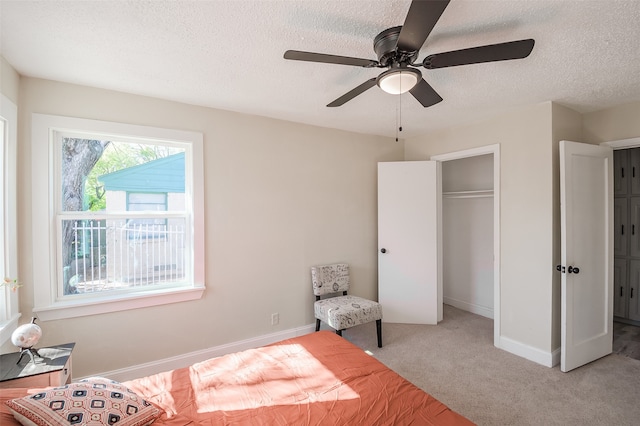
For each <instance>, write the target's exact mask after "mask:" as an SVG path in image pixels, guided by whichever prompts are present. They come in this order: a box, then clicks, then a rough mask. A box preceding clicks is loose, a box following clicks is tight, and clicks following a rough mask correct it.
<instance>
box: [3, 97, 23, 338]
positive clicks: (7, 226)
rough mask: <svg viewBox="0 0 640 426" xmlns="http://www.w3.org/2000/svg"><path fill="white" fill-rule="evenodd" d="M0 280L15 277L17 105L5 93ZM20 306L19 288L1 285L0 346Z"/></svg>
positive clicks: (15, 324) (16, 271) (16, 248)
mask: <svg viewBox="0 0 640 426" xmlns="http://www.w3.org/2000/svg"><path fill="white" fill-rule="evenodd" d="M0 121H2V124H3V125H2V126H1V127H2V131H3V135H2V143H1V144H0V165H1V166H2V169H1V170H2V171H1V172H0V241H2V242H3V243H2V244H0V279H4V278H5V277H8V278H11V279H18V280H20V277H18V237H17V228H18V223H17V210H16V193H17V184H16V182H17V180H16V179H17V163H16V161H17V149H18V137H17V128H18V107H17V106H16V105H15V104H14V103H13V102H11V101H10V100H9V99H8V98H7V97H5V96H4V95H0ZM19 318H20V306H19V299H18V291H12V290H11V289H10V288H9V286H3V287H1V288H0V345H2V344H3V343H5V342H6V341H8V340H9V338H10V337H11V333H13V331H14V330H15V329H16V327H17V326H18V319H19Z"/></svg>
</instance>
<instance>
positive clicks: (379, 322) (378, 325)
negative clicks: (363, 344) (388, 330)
mask: <svg viewBox="0 0 640 426" xmlns="http://www.w3.org/2000/svg"><path fill="white" fill-rule="evenodd" d="M376 332H377V333H378V347H379V348H381V347H382V320H381V319H379V320H376Z"/></svg>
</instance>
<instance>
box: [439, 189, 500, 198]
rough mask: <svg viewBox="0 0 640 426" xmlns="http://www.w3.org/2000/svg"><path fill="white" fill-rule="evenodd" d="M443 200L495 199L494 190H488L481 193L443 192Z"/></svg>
mask: <svg viewBox="0 0 640 426" xmlns="http://www.w3.org/2000/svg"><path fill="white" fill-rule="evenodd" d="M442 197H443V198H489V197H493V190H492V189H486V190H480V191H451V192H443V193H442Z"/></svg>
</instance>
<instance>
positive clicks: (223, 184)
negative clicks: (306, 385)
mask: <svg viewBox="0 0 640 426" xmlns="http://www.w3.org/2000/svg"><path fill="white" fill-rule="evenodd" d="M20 89H21V90H20V105H19V106H20V108H19V110H20V136H19V138H20V147H21V150H20V152H19V170H20V171H19V176H18V179H19V187H20V188H21V191H20V194H19V200H18V205H19V212H20V213H21V214H20V218H21V221H20V223H19V240H20V242H21V246H20V259H21V264H20V268H19V270H20V276H21V277H22V280H23V282H25V283H26V284H27V285H25V287H23V288H22V289H21V291H22V296H23V297H22V302H21V309H22V312H23V315H24V316H25V317H29V316H30V314H31V309H32V303H31V300H32V297H33V294H32V287H30V286H29V285H28V283H29V281H30V278H31V276H32V268H37V267H38V264H37V259H32V256H31V249H32V247H31V243H30V242H31V241H32V239H31V237H32V236H31V228H30V226H29V224H30V222H31V198H30V197H31V186H30V173H31V164H30V157H31V155H30V154H31V153H30V149H31V148H30V143H29V141H30V134H31V129H30V125H31V114H32V113H34V112H37V113H43V114H55V115H64V116H74V117H80V118H90V119H99V120H105V121H115V122H121V123H131V124H138V125H150V126H157V127H167V128H174V129H183V130H192V131H198V132H202V133H203V134H204V162H205V208H206V218H205V221H206V229H205V233H206V243H205V244H206V262H207V267H206V284H207V291H206V292H205V296H204V298H203V299H202V300H199V301H195V302H184V303H179V304H171V305H165V306H158V307H152V308H146V309H140V310H136V311H128V312H119V313H112V314H104V315H95V316H88V317H83V318H76V319H68V320H60V321H48V322H45V323H42V324H41V325H42V328H43V331H44V337H43V340H42V344H54V343H62V342H68V341H75V342H76V343H77V344H76V349H75V351H74V375H75V376H76V377H80V376H86V375H90V374H94V373H99V372H104V371H111V370H115V369H119V368H124V367H128V366H132V365H136V364H141V363H145V362H150V361H153V360H159V359H163V358H167V357H171V356H176V355H179V354H184V353H187V352H191V351H196V350H199V349H205V348H210V347H215V346H218V345H222V344H225V343H230V342H236V341H239V340H243V339H247V338H251V337H256V336H261V335H265V334H268V333H273V332H276V331H281V330H288V329H291V328H295V327H300V326H304V325H308V324H311V323H313V306H312V305H313V294H312V291H311V283H310V273H309V267H310V266H311V265H314V264H319V263H330V262H336V261H344V262H349V263H350V264H351V266H352V269H351V273H352V281H353V287H352V290H353V291H352V292H353V293H354V294H356V295H360V296H363V297H368V298H374V299H375V298H377V263H376V262H377V254H376V253H377V250H376V245H377V242H376V229H377V217H376V179H377V177H376V170H377V162H378V161H398V160H401V159H402V158H403V145H402V144H398V143H396V142H395V141H394V140H393V139H391V138H382V137H375V136H368V135H362V134H356V133H348V132H344V131H338V130H331V129H326V128H320V127H313V126H308V125H303V124H296V123H290V122H284V121H278V120H273V119H268V118H261V117H256V116H249V115H242V114H237V113H232V112H226V111H220V110H214V109H209V108H202V107H196V106H190V105H184V104H179V103H174V102H169V101H163V100H158V99H152V98H147V97H142V96H135V95H129V94H124V93H117V92H112V91H106V90H100V89H95V88H88V87H82V86H75V85H69V84H63V83H57V82H52V81H45V80H39V79H32V78H24V77H23V78H22V82H21V87H20ZM273 312H278V313H279V314H280V324H279V325H277V326H272V325H271V323H270V318H271V313H273ZM114 355H117V356H114Z"/></svg>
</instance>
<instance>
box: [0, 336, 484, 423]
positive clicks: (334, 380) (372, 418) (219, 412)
mask: <svg viewBox="0 0 640 426" xmlns="http://www.w3.org/2000/svg"><path fill="white" fill-rule="evenodd" d="M124 384H125V385H126V386H127V387H129V388H130V389H131V390H133V391H134V392H136V393H138V394H140V395H142V396H143V397H144V398H146V399H147V400H148V401H149V402H152V403H153V404H155V405H157V406H158V407H160V408H161V409H162V410H163V411H164V413H163V414H162V416H161V417H160V418H159V419H158V420H156V421H155V422H154V425H180V426H185V425H218V424H233V425H239V424H245V425H361V424H366V425H374V424H376V425H405V424H415V425H470V424H472V423H471V422H470V421H469V420H467V419H466V418H464V417H462V416H461V415H459V414H457V413H455V412H453V411H451V410H450V409H449V408H448V407H446V406H445V405H444V404H442V403H441V402H439V401H438V400H436V399H435V398H433V397H432V396H430V395H429V394H427V393H425V392H423V391H422V390H420V389H419V388H417V387H416V386H414V385H412V384H411V383H409V382H408V381H406V380H404V379H403V378H402V377H400V376H399V375H398V374H396V373H395V372H393V371H392V370H390V369H389V368H387V367H386V366H384V365H383V364H382V363H380V362H379V361H378V360H376V359H375V358H374V357H373V356H370V355H367V354H366V353H365V352H364V351H362V349H360V348H358V347H357V346H355V345H353V344H351V343H350V342H348V341H346V340H345V339H343V338H341V337H339V336H337V335H335V334H334V333H331V332H329V331H320V332H317V333H312V334H308V335H305V336H300V337H296V338H293V339H288V340H283V341H281V342H278V343H276V344H273V345H269V346H265V347H262V348H257V349H250V350H246V351H242V352H238V353H233V354H229V355H225V356H221V357H218V358H212V359H210V360H207V361H204V362H201V363H197V364H194V365H192V366H190V367H187V368H181V369H177V370H173V371H168V372H165V373H160V374H155V375H151V376H148V377H143V378H140V379H136V380H132V381H129V382H124ZM25 393H26V390H24V389H22V390H19V389H6V390H1V392H0V397H1V399H2V400H6V399H8V398H10V397H16V396H19V395H24V394H25ZM0 410H1V411H0V423H1V424H2V425H10V424H17V423H14V421H13V418H11V415H10V414H9V412H8V410H7V407H6V406H5V405H4V401H2V407H1V408H0Z"/></svg>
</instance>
